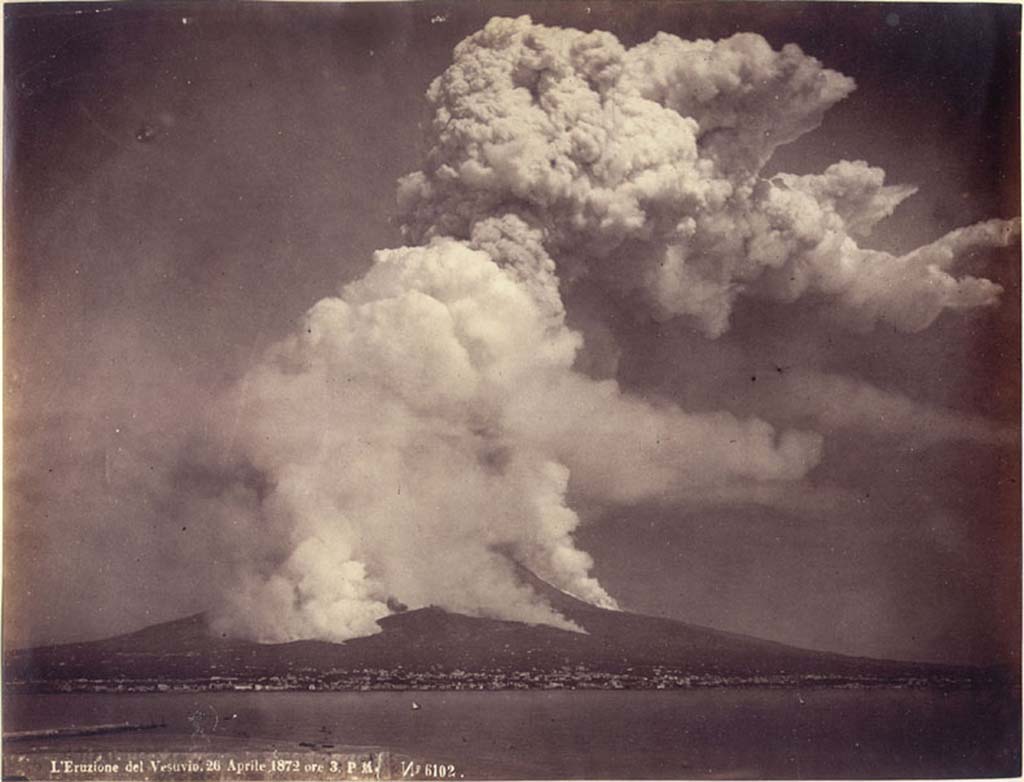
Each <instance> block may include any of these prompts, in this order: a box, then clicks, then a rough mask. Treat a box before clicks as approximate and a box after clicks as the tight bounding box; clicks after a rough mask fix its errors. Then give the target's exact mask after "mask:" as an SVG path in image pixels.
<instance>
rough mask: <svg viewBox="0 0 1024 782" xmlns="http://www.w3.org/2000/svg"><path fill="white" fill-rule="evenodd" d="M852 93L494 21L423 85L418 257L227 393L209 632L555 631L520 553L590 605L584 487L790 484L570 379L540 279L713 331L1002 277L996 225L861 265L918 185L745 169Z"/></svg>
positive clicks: (765, 459) (857, 308)
mask: <svg viewBox="0 0 1024 782" xmlns="http://www.w3.org/2000/svg"><path fill="white" fill-rule="evenodd" d="M852 89H853V82H852V81H851V80H850V79H848V78H846V77H844V76H841V75H840V74H838V73H835V72H832V71H829V70H825V69H823V68H822V67H821V66H820V64H819V63H818V62H817V61H816V60H814V59H813V58H810V57H807V56H805V55H803V54H802V53H801V52H800V50H799V49H798V48H796V47H793V46H787V47H785V48H783V50H782V51H781V52H775V51H773V50H772V49H771V48H770V47H769V46H768V45H767V43H765V41H764V40H763V39H761V38H760V37H759V36H756V35H737V36H734V37H732V38H730V39H728V40H725V41H721V42H718V43H711V42H708V41H698V42H687V41H682V40H680V39H678V38H676V37H674V36H669V35H658V36H656V37H655V38H654V39H653V40H652V41H650V42H648V43H646V44H643V45H640V46H637V47H635V48H633V49H629V50H627V49H625V48H624V47H623V46H622V45H621V44H619V42H618V41H617V40H616V39H615V38H614V37H613V36H611V35H609V34H607V33H599V32H597V33H587V34H585V33H582V32H578V31H575V30H564V29H558V28H545V27H541V26H537V25H533V24H532V23H531V22H530V20H529V19H528V18H526V17H523V18H520V19H516V20H511V19H495V20H492V21H491V22H490V23H489V24H488V25H487V26H486V28H485V29H484V30H482V31H481V32H480V33H477V34H476V35H474V36H472V37H471V38H469V39H467V40H466V41H464V42H463V43H462V44H460V45H459V46H458V47H457V49H456V50H455V59H454V63H453V64H452V66H451V67H450V68H449V69H448V70H447V71H446V72H445V73H444V74H443V75H442V76H441V77H439V78H438V79H437V80H436V81H435V82H434V84H433V85H432V87H431V89H430V92H429V95H428V97H429V100H430V101H431V103H432V104H433V105H434V106H435V108H436V119H435V122H434V133H435V138H434V145H433V148H432V150H431V152H430V153H429V155H428V158H427V160H426V163H425V166H424V168H423V170H421V171H418V172H416V173H413V174H411V175H409V176H408V177H406V178H404V179H403V180H402V181H401V183H400V186H399V200H400V205H401V209H402V214H403V217H404V220H405V232H406V236H407V238H408V240H409V241H410V244H411V245H412V246H408V247H402V248H399V249H393V250H382V251H380V252H378V253H377V254H376V255H375V259H374V260H375V263H374V265H373V267H372V268H371V269H370V271H369V272H368V273H367V274H366V276H365V277H363V278H362V279H360V280H358V281H356V282H354V283H352V284H350V285H348V286H346V287H345V288H344V289H343V290H342V291H341V293H340V295H338V296H337V297H332V298H326V299H324V300H322V301H320V302H319V303H318V304H316V306H314V307H313V308H312V310H310V312H309V313H308V314H307V316H306V319H305V322H304V324H303V327H302V328H301V330H300V331H299V332H298V333H297V334H296V335H295V336H293V337H291V338H289V339H287V340H285V341H283V342H281V343H279V344H278V345H276V346H275V347H274V348H273V349H272V350H271V351H270V352H269V354H268V355H267V356H266V357H265V359H264V360H263V361H262V362H261V363H260V364H259V366H257V367H256V368H255V369H254V370H252V371H251V372H250V373H249V374H248V375H247V376H246V377H245V378H244V380H243V381H242V382H241V383H240V384H239V386H238V387H237V389H236V390H235V392H234V393H233V395H231V397H230V398H228V399H226V400H225V402H224V407H223V409H222V410H221V411H220V414H219V416H218V417H219V419H220V420H221V421H224V422H227V423H225V424H223V428H224V432H223V435H224V439H225V441H226V442H228V443H229V444H230V446H231V448H232V449H233V450H234V452H235V453H240V454H242V455H243V456H244V458H245V459H246V460H247V461H249V462H251V464H252V465H253V466H254V467H256V468H257V469H258V470H259V471H260V472H261V473H262V474H263V475H264V476H266V480H267V486H268V489H267V492H266V494H265V496H263V497H262V498H261V501H260V503H259V507H258V508H256V509H254V508H252V507H251V506H250V507H249V508H248V510H247V511H244V512H243V511H242V509H241V508H240V509H239V510H238V512H237V514H236V518H235V519H233V521H232V523H233V524H235V525H236V526H238V527H241V528H243V529H251V532H252V535H251V537H252V538H253V540H260V541H268V543H267V544H266V545H263V546H260V545H255V548H254V551H255V553H254V554H253V556H252V557H249V558H246V559H245V561H244V563H243V565H242V566H241V567H240V568H239V572H238V574H237V584H236V586H235V588H233V589H232V590H230V594H231V597H230V598H229V601H228V603H229V604H228V605H225V606H223V607H222V609H221V611H220V612H219V616H218V622H219V623H220V625H221V626H222V627H223V628H225V629H227V630H231V631H233V632H238V633H244V634H248V635H252V636H255V637H257V638H259V639H263V640H280V639H288V638H299V637H318V638H326V639H333V640H343V639H345V638H350V637H353V636H356V635H362V634H367V633H373V632H376V631H377V629H378V626H377V624H376V620H377V619H379V618H380V617H382V616H384V615H385V614H387V613H388V612H389V607H388V602H389V600H390V599H392V598H393V599H396V600H398V601H400V602H402V603H404V604H407V605H409V606H413V607H417V606H423V605H428V604H435V605H439V606H442V607H444V608H447V609H450V610H454V611H462V612H466V613H470V614H483V615H489V616H497V617H502V618H507V619H515V620H522V621H529V622H543V623H548V624H552V625H555V626H560V627H566V628H570V629H571V627H572V626H571V624H570V623H569V622H568V621H567V620H566V619H564V618H563V617H561V616H559V615H558V614H557V613H556V612H554V611H553V609H552V608H551V607H550V606H549V605H547V604H546V603H545V602H544V601H543V599H541V598H540V597H539V596H537V595H536V594H534V593H533V592H532V590H531V589H530V588H529V587H528V586H527V585H525V584H523V583H522V582H521V581H520V580H519V579H518V578H517V575H516V572H515V568H514V565H513V564H512V562H511V560H513V559H514V560H516V561H519V562H522V563H523V564H525V565H526V566H527V567H529V568H530V569H531V570H533V571H534V572H536V573H537V574H538V575H540V576H541V577H543V578H545V579H546V580H548V581H550V582H551V583H553V584H555V585H556V586H558V587H560V588H562V589H565V590H566V591H569V592H571V593H573V594H576V595H578V596H580V597H582V598H584V599H586V600H589V601H591V602H593V603H596V604H598V605H604V606H609V607H614V605H615V603H614V600H613V599H612V598H611V597H610V596H609V595H608V594H607V593H606V592H605V591H604V589H603V588H602V587H601V585H600V584H599V583H598V582H597V581H596V580H595V579H594V578H593V577H592V576H591V575H590V573H589V571H590V568H591V565H592V562H591V559H590V557H589V556H588V555H587V554H586V553H585V552H583V551H580V550H579V549H578V548H577V547H576V545H575V543H574V541H573V531H574V530H575V528H576V527H577V525H578V524H579V518H578V517H577V515H576V513H575V512H574V511H573V510H572V509H571V508H570V507H569V506H568V504H567V502H566V495H567V490H568V487H569V484H570V481H571V482H572V486H573V490H574V492H578V493H579V495H581V496H583V497H585V498H588V499H595V500H599V501H605V502H634V501H639V500H645V499H652V498H654V499H662V498H666V497H673V496H684V495H693V494H694V493H695V492H701V491H706V492H708V493H709V494H715V493H717V494H721V495H723V496H724V495H727V494H729V493H730V492H732V491H734V489H735V487H740V486H750V485H756V486H766V485H770V484H771V482H776V481H792V480H798V479H800V478H802V477H803V476H804V475H805V474H806V473H807V472H808V471H809V470H810V469H811V468H812V467H813V466H814V465H815V464H816V463H817V461H818V459H819V455H820V447H821V439H820V437H819V436H818V435H817V434H814V433H807V432H796V431H790V432H784V433H781V434H780V433H777V432H776V431H775V430H774V429H773V428H772V427H771V426H770V425H769V424H767V423H765V422H763V421H760V420H756V419H749V420H740V419H737V418H736V417H734V416H732V415H730V414H728V413H724V412H723V413H714V414H699V415H695V414H690V413H687V412H685V411H683V410H681V409H679V408H678V407H675V406H670V405H654V404H651V403H649V402H647V401H644V400H642V399H640V398H635V397H632V396H630V395H629V394H628V393H625V392H624V391H623V390H622V389H620V388H619V386H618V385H617V383H616V382H615V381H614V380H595V379H593V378H590V377H588V376H586V375H585V374H582V373H581V372H579V371H576V370H574V361H575V359H576V354H577V351H578V350H579V348H580V346H581V344H582V337H581V335H580V334H578V333H576V332H574V331H573V330H571V329H570V328H568V327H567V325H566V322H565V317H566V313H565V311H564V307H563V303H562V297H561V293H560V286H565V285H571V284H573V281H574V280H576V279H578V278H580V277H583V276H587V277H589V278H591V279H592V280H594V281H596V282H597V283H598V284H600V285H604V286H606V287H607V289H608V290H610V291H614V292H616V293H617V294H618V295H622V296H624V297H626V298H627V299H629V300H631V301H635V302H636V303H637V304H638V306H643V307H644V308H645V309H647V310H648V311H649V312H651V313H652V314H653V315H655V316H656V317H661V318H670V317H676V316H685V317H686V318H689V319H690V320H691V321H692V322H693V324H694V325H695V326H697V327H698V328H699V329H701V330H702V331H704V332H705V333H706V334H707V335H709V336H716V335H719V334H721V333H722V332H723V331H725V330H726V329H727V328H728V323H729V315H730V311H731V309H732V306H733V304H734V302H735V300H736V298H737V297H739V296H761V297H769V298H773V299H776V300H782V301H790V300H794V299H797V298H799V297H801V296H804V295H817V296H821V297H826V298H827V299H829V300H831V301H832V302H833V303H834V309H835V311H836V312H837V313H838V314H839V315H840V316H841V317H843V318H845V319H846V320H848V321H849V322H850V323H851V324H853V325H855V326H859V327H869V326H871V325H872V324H874V323H876V322H878V321H886V322H889V323H892V324H894V325H895V326H897V327H899V328H901V329H905V330H915V329H920V328H924V327H925V326H927V325H928V324H929V323H931V322H932V321H933V320H934V319H935V318H936V317H937V316H938V315H939V313H940V312H941V311H942V310H944V309H947V308H957V307H972V306H980V305H985V304H990V303H992V302H993V301H994V300H995V298H996V296H997V294H998V291H999V289H998V287H997V286H995V285H993V284H992V283H990V282H988V281H986V280H978V279H972V278H961V279H957V278H955V277H954V276H953V275H952V268H953V267H954V265H955V263H956V260H957V258H958V257H959V256H960V255H961V254H962V253H963V252H964V251H966V250H968V249H970V248H973V247H977V246H992V245H1000V244H1005V243H1006V242H1008V241H1009V240H1010V238H1011V235H1013V234H1015V233H1016V232H1017V226H1016V225H1010V224H1006V223H1002V222H991V223H986V224H983V225H980V226H974V227H971V228H967V229H964V230H962V231H958V232H954V233H953V234H950V235H949V236H947V237H944V238H942V239H940V240H938V241H937V242H935V243H934V244H932V245H929V246H927V247H923V248H920V249H919V250H916V251H914V252H912V253H910V254H908V255H905V256H902V257H896V256H893V255H890V254H887V253H883V252H878V251H871V250H865V249H861V248H860V247H858V245H857V244H856V241H855V239H854V238H853V237H854V236H857V235H863V234H866V233H868V232H870V230H871V228H872V227H873V226H874V225H875V224H876V223H877V222H878V221H879V220H881V219H882V218H883V217H885V216H887V215H888V214H890V213H891V212H892V210H893V209H894V208H895V207H896V206H897V205H898V204H899V203H900V201H902V200H903V199H904V198H906V197H907V196H909V195H910V194H911V193H912V192H913V189H912V188H906V187H890V186H886V185H884V183H883V173H882V171H881V170H879V169H876V168H871V167H869V166H868V165H867V164H865V163H861V162H845V161H844V162H840V163H837V164H835V165H833V166H831V167H829V168H828V169H827V170H826V171H825V172H824V173H823V174H821V175H816V176H791V175H785V174H780V175H777V176H775V177H773V178H772V179H771V180H766V179H764V178H762V177H760V175H759V172H760V170H761V168H762V166H763V165H764V164H765V162H766V161H767V160H768V159H769V158H770V156H771V154H772V152H773V150H774V149H775V148H776V147H777V146H778V145H780V144H783V143H786V142H789V141H792V140H794V139H795V138H797V137H799V136H800V135H801V134H803V133H805V132H807V131H808V130H810V129H812V128H813V127H815V126H816V125H817V124H818V123H819V122H820V120H821V117H822V115H823V113H824V112H825V111H826V110H827V109H828V108H829V107H830V106H831V105H832V104H834V103H835V102H836V101H838V100H841V99H842V98H843V97H845V96H846V95H847V94H849V92H850V91H851V90H852Z"/></svg>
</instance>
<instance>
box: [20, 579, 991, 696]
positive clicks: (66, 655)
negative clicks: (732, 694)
mask: <svg viewBox="0 0 1024 782" xmlns="http://www.w3.org/2000/svg"><path fill="white" fill-rule="evenodd" d="M530 578H531V580H533V581H534V584H535V586H536V588H537V589H538V590H540V591H541V593H542V594H543V595H544V597H545V598H546V599H547V600H548V601H549V602H550V603H551V604H552V606H553V607H554V608H555V609H556V610H558V611H559V612H560V613H562V614H563V615H565V616H566V617H568V618H569V619H571V620H572V621H574V622H575V623H576V624H577V625H579V626H580V627H581V628H583V629H584V630H585V632H581V633H577V632H571V631H566V630H559V629H555V628H552V627H548V626H543V625H527V624H522V623H518V622H507V621H500V620H495V619H485V618H479V617H470V616H464V615H460V614H453V613H449V612H446V611H443V610H441V609H439V608H423V609H418V610H414V611H406V612H402V613H398V614H394V615H392V616H389V617H386V618H384V619H382V620H380V626H381V632H380V633H378V634H376V635H372V636H368V637H364V638H356V639H353V640H350V641H347V642H345V643H341V644H337V643H327V642H323V641H295V642H292V643H284V644H257V643H253V642H251V641H242V640H237V639H230V638H226V637H221V636H218V635H216V634H214V633H213V632H212V631H211V630H210V628H209V626H208V624H207V622H206V618H205V616H204V615H203V614H197V615H195V616H191V617H188V618H185V619H180V620H177V621H173V622H166V623H164V624H159V625H153V626H151V627H147V628H145V629H143V630H139V631H138V632H135V633H130V634H128V635H122V636H117V637H114V638H110V639H106V640H102V641H91V642H86V643H75V644H65V645H59V646H48V647H39V648H35V649H29V650H22V651H16V652H11V653H8V654H7V655H6V657H5V660H4V669H5V670H4V678H5V681H6V682H8V683H12V684H14V685H21V686H30V687H31V686H42V687H53V686H57V685H59V684H60V683H61V682H64V683H70V682H74V681H77V682H79V684H78V685H77V686H79V687H81V686H87V685H84V684H83V682H84V681H85V680H88V681H91V682H93V683H94V684H95V683H99V682H106V683H110V682H119V683H122V684H123V685H127V686H128V688H131V686H132V683H133V682H135V683H141V682H143V681H150V682H162V683H168V684H173V683H174V682H186V681H187V682H191V683H192V684H193V685H196V686H202V682H203V681H207V682H209V681H211V680H216V681H225V680H228V681H238V682H265V681H268V680H271V679H273V680H274V681H275V682H277V683H278V684H280V683H282V682H283V683H284V686H303V687H305V686H313V687H314V688H316V687H318V686H321V685H323V686H341V687H344V686H351V685H352V683H353V680H352V679H351V678H349V679H346V676H349V675H350V674H351V673H352V672H364V673H365V672H373V676H372V677H371V678H370V679H367V678H364V679H363V680H362V681H363V682H364V683H366V682H370V681H372V685H371V686H376V685H379V684H380V683H381V682H385V681H390V682H398V683H401V682H405V683H407V684H408V683H410V682H411V683H412V684H415V683H416V682H417V681H419V682H421V683H422V682H423V681H426V680H424V679H422V678H419V679H417V678H416V675H417V674H418V673H419V674H423V675H429V676H430V677H432V678H430V679H429V681H430V682H431V683H432V686H438V687H444V686H446V685H445V682H446V681H447V682H448V683H450V684H453V686H454V682H455V681H456V680H458V679H459V678H460V677H465V676H467V675H471V674H473V673H474V672H476V673H479V674H497V675H499V678H500V676H501V675H504V676H506V678H505V679H502V681H506V682H507V681H509V680H508V679H507V676H508V675H509V674H526V678H525V679H524V678H523V677H520V678H519V679H518V681H520V682H523V681H525V682H526V685H527V686H528V685H529V684H530V683H531V682H532V683H533V684H535V685H536V686H545V685H546V684H550V682H551V681H552V676H555V675H558V676H560V677H561V681H569V682H570V683H571V682H572V680H573V677H574V676H575V677H579V678H580V679H581V680H588V681H591V682H601V681H604V682H605V683H607V682H609V681H610V680H611V679H610V678H609V677H626V683H627V684H629V683H630V681H632V683H633V684H634V685H640V686H642V685H643V683H644V682H649V681H653V680H654V679H657V677H658V676H662V677H664V675H665V674H666V672H668V673H670V674H671V675H672V676H674V677H676V678H675V679H674V680H672V681H675V682H676V683H679V681H680V677H682V678H683V679H686V678H687V677H698V678H701V677H703V679H704V680H705V681H711V680H716V681H725V680H735V681H741V682H742V681H744V680H746V681H751V682H753V681H757V680H763V679H764V678H765V677H768V678H769V679H773V678H774V679H777V680H779V681H782V680H788V681H792V680H794V679H810V680H822V679H824V680H831V681H833V682H848V681H853V682H855V681H897V680H903V681H906V680H911V679H915V678H921V677H925V678H928V679H935V680H938V679H956V680H965V679H968V680H973V679H976V678H978V677H979V675H981V672H979V671H977V670H974V669H967V668H958V667H951V666H938V665H928V664H922V663H903V662H893V661H885V660H873V659H867V658H857V657H847V656H843V655H838V654H830V653H824V652H814V651H808V650H805V649H798V648H795V647H791V646H786V645H784V644H779V643H774V642H771V641H765V640H761V639H757V638H752V637H748V636H743V635H737V634H734V633H727V632H723V631H720V630H712V629H709V628H705V627H698V626H694V625H690V624H686V623H684V622H679V621H676V620H672V619H663V618H657V617H650V616H642V615H639V614H633V613H628V612H624V611H610V610H607V609H603V608H597V607H595V606H591V605H589V604H587V603H584V602H581V601H579V600H577V599H575V598H573V597H571V596H569V595H567V594H564V593H562V592H559V591H557V590H554V589H553V588H551V587H549V586H548V585H546V584H543V583H542V582H538V581H537V580H536V579H532V577H530ZM410 676H411V677H412V679H410V678H409V677H410ZM588 677H589V678H588ZM601 677H604V678H603V679H602V678H601ZM662 680H664V678H663V679H662ZM489 681H490V682H491V683H492V684H493V683H494V682H495V681H496V680H493V679H492V680H489ZM346 682H347V684H346ZM620 683H621V682H620Z"/></svg>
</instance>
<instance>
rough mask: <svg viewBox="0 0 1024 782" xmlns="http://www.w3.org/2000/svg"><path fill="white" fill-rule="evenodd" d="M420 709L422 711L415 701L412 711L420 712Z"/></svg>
mask: <svg viewBox="0 0 1024 782" xmlns="http://www.w3.org/2000/svg"><path fill="white" fill-rule="evenodd" d="M419 709H420V705H419V704H418V703H417V702H416V701H413V702H412V710H413V711H419Z"/></svg>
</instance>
